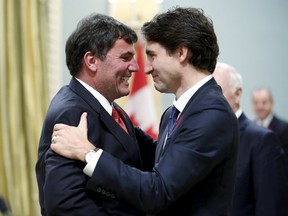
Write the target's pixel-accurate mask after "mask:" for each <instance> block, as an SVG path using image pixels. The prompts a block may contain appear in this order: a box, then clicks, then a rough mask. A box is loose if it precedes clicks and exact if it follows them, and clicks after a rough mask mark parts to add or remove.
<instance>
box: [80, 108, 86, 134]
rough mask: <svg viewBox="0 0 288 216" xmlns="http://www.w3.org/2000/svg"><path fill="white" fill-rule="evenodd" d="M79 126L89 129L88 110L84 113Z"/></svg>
mask: <svg viewBox="0 0 288 216" xmlns="http://www.w3.org/2000/svg"><path fill="white" fill-rule="evenodd" d="M78 128H80V129H83V130H87V113H86V112H84V113H82V115H81V118H80V122H79V124H78Z"/></svg>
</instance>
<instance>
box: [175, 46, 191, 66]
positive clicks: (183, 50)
mask: <svg viewBox="0 0 288 216" xmlns="http://www.w3.org/2000/svg"><path fill="white" fill-rule="evenodd" d="M176 52H177V57H178V58H179V61H180V62H184V61H185V60H189V58H190V51H189V49H188V48H187V47H184V46H181V47H179V48H178V49H177V51H176Z"/></svg>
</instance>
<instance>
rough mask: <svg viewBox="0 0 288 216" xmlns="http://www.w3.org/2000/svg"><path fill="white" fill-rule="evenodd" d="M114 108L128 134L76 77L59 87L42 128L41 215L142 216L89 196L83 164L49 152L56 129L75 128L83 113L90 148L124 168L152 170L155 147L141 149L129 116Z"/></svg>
mask: <svg viewBox="0 0 288 216" xmlns="http://www.w3.org/2000/svg"><path fill="white" fill-rule="evenodd" d="M114 106H115V107H116V109H117V110H118V111H119V112H120V115H121V116H122V119H123V121H124V123H125V125H126V127H127V129H128V131H129V135H128V134H127V133H126V132H125V131H124V130H123V129H122V128H121V127H120V126H119V125H118V124H117V123H116V121H114V119H113V118H112V117H111V116H110V115H109V114H108V113H107V111H106V110H105V109H104V108H103V107H102V106H101V104H100V103H99V102H98V100H97V99H96V98H95V97H94V96H93V95H92V94H91V93H90V92H89V91H87V89H85V88H84V87H83V86H82V85H81V84H80V83H79V82H78V81H77V80H76V79H75V78H72V79H71V82H70V84H69V86H65V87H63V88H61V90H60V91H59V92H58V93H57V94H56V96H55V97H54V98H53V100H52V101H51V104H50V106H49V109H48V112H47V115H46V118H45V121H44V124H43V128H42V134H41V138H40V141H39V149H38V156H39V158H38V161H37V165H36V175H37V181H38V187H39V199H40V205H41V213H42V215H65V216H66V215H85V216H89V215H97V216H98V215H101V216H102V215H105V216H107V215H133V216H134V215H144V214H143V212H140V211H139V210H136V209H135V208H134V207H132V206H131V205H128V204H127V203H125V202H123V201H120V200H115V199H112V198H111V194H109V193H104V194H103V195H102V196H99V194H98V193H95V192H93V191H87V190H86V184H87V181H88V179H89V178H88V177H87V176H86V175H85V174H84V173H83V168H84V166H85V164H84V163H83V162H80V161H76V160H70V159H66V158H64V157H61V156H60V155H57V154H56V153H54V152H53V151H52V150H51V149H50V144H51V135H52V133H53V126H54V125H55V124H56V123H65V124H68V125H73V126H76V125H78V123H79V119H80V115H81V114H82V113H83V112H84V111H85V112H87V113H88V116H87V118H88V139H89V141H90V142H91V143H94V144H97V146H98V147H100V148H102V149H103V150H105V151H107V152H109V153H110V154H111V155H113V156H114V157H116V158H119V159H120V160H121V161H123V163H125V164H128V165H131V166H135V167H137V168H139V169H149V168H150V169H151V168H152V166H153V164H154V157H153V153H152V152H154V151H155V148H154V149H153V147H152V146H151V148H148V147H146V146H147V144H145V148H143V147H142V146H141V145H142V144H143V142H138V143H137V140H136V139H137V136H143V135H142V132H141V131H139V132H137V134H139V135H137V136H136V133H135V128H134V127H133V125H132V123H131V121H130V119H129V117H128V116H127V114H126V113H125V112H124V111H123V110H122V109H121V108H120V107H119V106H117V104H114ZM136 130H139V129H138V128H136ZM147 139H148V138H147ZM151 143H152V142H151ZM140 149H145V150H146V151H142V155H141V153H140ZM150 150H151V151H150ZM149 151H150V152H149Z"/></svg>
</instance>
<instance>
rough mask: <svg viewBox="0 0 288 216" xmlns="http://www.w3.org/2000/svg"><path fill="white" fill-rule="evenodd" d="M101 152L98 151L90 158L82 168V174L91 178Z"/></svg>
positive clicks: (100, 150)
mask: <svg viewBox="0 0 288 216" xmlns="http://www.w3.org/2000/svg"><path fill="white" fill-rule="evenodd" d="M102 152H103V150H102V149H99V150H98V151H97V152H96V154H95V155H94V156H93V158H91V160H90V161H89V163H88V164H87V165H86V166H85V167H84V170H83V172H84V173H85V174H86V175H88V176H90V177H91V176H92V174H93V172H94V169H95V167H96V165H97V163H98V160H99V158H100V156H101V154H102Z"/></svg>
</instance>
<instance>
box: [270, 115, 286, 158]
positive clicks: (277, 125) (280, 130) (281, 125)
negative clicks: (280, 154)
mask: <svg viewBox="0 0 288 216" xmlns="http://www.w3.org/2000/svg"><path fill="white" fill-rule="evenodd" d="M268 128H269V129H270V130H272V131H274V132H275V133H276V134H277V135H278V136H279V138H280V141H281V143H282V146H283V148H284V151H285V152H286V154H287V155H288V122H285V121H283V120H281V119H279V118H278V117H277V116H275V115H274V116H273V119H272V121H271V123H270V125H269V126H268Z"/></svg>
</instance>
